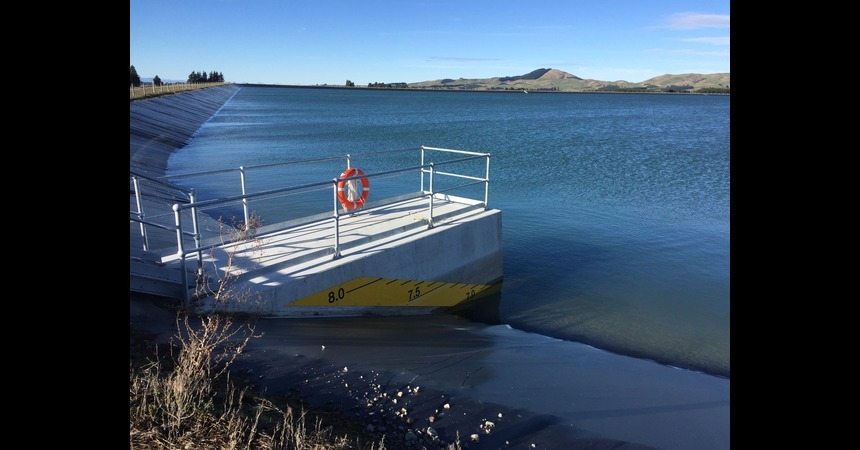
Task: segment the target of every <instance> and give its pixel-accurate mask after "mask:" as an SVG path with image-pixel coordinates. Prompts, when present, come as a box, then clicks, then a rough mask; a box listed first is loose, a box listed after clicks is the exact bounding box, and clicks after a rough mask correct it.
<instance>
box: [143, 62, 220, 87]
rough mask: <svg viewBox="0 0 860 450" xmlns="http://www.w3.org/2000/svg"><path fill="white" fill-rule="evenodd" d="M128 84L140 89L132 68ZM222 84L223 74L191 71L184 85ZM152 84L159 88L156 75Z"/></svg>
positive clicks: (159, 83)
mask: <svg viewBox="0 0 860 450" xmlns="http://www.w3.org/2000/svg"><path fill="white" fill-rule="evenodd" d="M128 81H129V83H130V84H131V85H132V86H134V87H140V76H139V75H138V74H137V69H135V68H134V66H131V70H130V71H129V78H128ZM223 82H224V74H223V73H221V72H216V71H212V72H209V73H208V74H207V73H206V72H205V71H204V72H197V71H193V72H191V73H190V74H189V75H188V80H187V81H186V83H223ZM152 84H153V85H155V86H161V85H162V84H163V82H162V81H161V78H159V76H158V75H156V76H154V77H152Z"/></svg>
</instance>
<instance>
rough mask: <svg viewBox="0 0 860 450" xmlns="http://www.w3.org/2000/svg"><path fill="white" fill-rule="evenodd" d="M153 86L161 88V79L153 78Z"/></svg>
mask: <svg viewBox="0 0 860 450" xmlns="http://www.w3.org/2000/svg"><path fill="white" fill-rule="evenodd" d="M152 84H154V85H155V86H161V78H158V75H156V76H154V77H153V78H152Z"/></svg>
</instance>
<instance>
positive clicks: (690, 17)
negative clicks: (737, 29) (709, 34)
mask: <svg viewBox="0 0 860 450" xmlns="http://www.w3.org/2000/svg"><path fill="white" fill-rule="evenodd" d="M729 17H730V16H729V15H728V14H698V13H678V14H674V15H672V16H671V17H669V20H668V21H667V22H666V25H665V26H666V28H671V29H675V30H694V29H697V28H729Z"/></svg>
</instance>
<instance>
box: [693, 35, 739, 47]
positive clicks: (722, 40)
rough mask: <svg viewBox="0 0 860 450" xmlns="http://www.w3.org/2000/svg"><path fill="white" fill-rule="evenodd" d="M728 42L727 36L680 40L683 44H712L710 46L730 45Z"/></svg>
mask: <svg viewBox="0 0 860 450" xmlns="http://www.w3.org/2000/svg"><path fill="white" fill-rule="evenodd" d="M729 40H730V38H729V37H728V36H723V37H700V38H689V39H682V41H685V42H696V43H700V44H712V45H730V44H729Z"/></svg>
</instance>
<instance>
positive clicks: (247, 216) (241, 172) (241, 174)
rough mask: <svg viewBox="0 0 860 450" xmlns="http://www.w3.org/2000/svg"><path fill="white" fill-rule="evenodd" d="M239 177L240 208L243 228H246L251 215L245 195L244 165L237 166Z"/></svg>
mask: <svg viewBox="0 0 860 450" xmlns="http://www.w3.org/2000/svg"><path fill="white" fill-rule="evenodd" d="M239 178H240V180H241V181H240V182H241V184H242V209H243V211H244V213H245V230H246V231H247V230H248V227H249V226H250V222H251V215H250V213H249V212H248V198H247V197H245V195H246V193H245V166H239Z"/></svg>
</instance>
